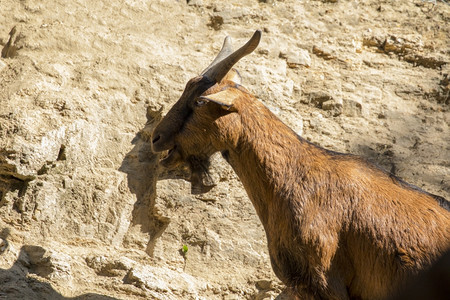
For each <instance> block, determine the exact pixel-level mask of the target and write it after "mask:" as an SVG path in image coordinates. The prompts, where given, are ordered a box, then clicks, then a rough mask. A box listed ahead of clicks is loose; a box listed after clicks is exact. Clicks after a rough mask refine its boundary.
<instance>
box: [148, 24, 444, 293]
mask: <svg viewBox="0 0 450 300" xmlns="http://www.w3.org/2000/svg"><path fill="white" fill-rule="evenodd" d="M260 37H261V32H260V31H256V32H255V34H254V35H253V37H252V38H251V39H250V41H249V42H248V43H247V44H246V45H244V46H243V47H241V48H240V49H239V50H237V51H235V52H233V51H232V50H231V46H230V43H229V39H226V40H225V42H224V46H223V48H222V50H221V52H220V53H219V55H218V57H217V58H216V59H215V60H214V61H213V63H212V64H211V65H210V66H209V67H208V68H207V69H206V70H205V71H204V72H203V73H202V75H200V76H198V77H195V78H193V79H191V80H190V81H189V82H188V83H187V85H186V88H185V90H184V92H183V94H182V96H181V98H180V99H179V100H178V102H177V103H175V105H174V106H173V107H172V108H171V109H170V111H169V112H168V113H167V115H166V116H165V117H164V118H163V119H162V120H161V122H160V123H159V124H158V126H157V127H156V128H155V130H154V132H153V142H152V146H153V150H154V151H155V152H163V151H167V150H168V154H167V156H166V157H165V158H164V159H163V160H162V161H161V164H162V165H164V166H166V167H169V168H171V167H174V166H176V165H178V164H179V163H181V162H191V161H193V160H195V161H196V162H198V161H204V162H207V161H208V158H209V157H210V156H211V155H212V154H213V153H215V152H217V151H220V152H222V155H223V157H224V158H225V159H226V160H227V161H228V163H229V164H230V165H231V166H232V167H233V169H234V171H235V172H236V174H237V175H238V176H239V178H240V179H241V181H242V183H243V185H244V187H245V189H246V191H247V193H248V196H249V198H250V199H251V201H252V203H253V205H254V207H255V209H256V212H257V214H258V216H259V218H260V220H261V222H262V224H263V225H264V229H265V232H266V235H267V242H268V247H269V254H270V259H271V263H272V267H273V270H274V272H275V274H276V275H277V276H278V277H279V278H280V279H281V280H282V281H283V282H284V283H285V284H286V285H287V287H288V288H289V289H290V291H291V294H292V295H293V297H294V298H295V297H301V299H357V298H359V299H382V298H384V297H388V296H390V295H393V294H394V293H395V291H396V290H397V289H398V288H399V287H401V286H402V285H403V284H404V282H405V281H406V280H407V279H408V278H409V277H410V276H411V275H413V274H416V273H417V272H419V271H420V270H422V269H424V268H427V267H429V266H430V265H431V264H432V263H433V262H434V261H435V260H436V259H437V258H438V257H439V256H440V255H442V254H443V253H444V252H445V251H446V250H447V249H449V248H450V226H449V225H450V213H449V212H448V211H447V210H445V209H444V208H443V207H441V206H440V205H439V204H438V201H439V200H440V201H442V203H443V204H445V203H447V204H448V202H447V201H446V200H445V199H443V198H440V197H437V196H434V195H431V194H428V193H426V192H424V191H421V190H420V189H418V188H416V187H414V186H411V185H408V184H407V183H405V182H403V181H401V180H400V179H398V178H396V177H394V176H392V175H390V174H388V173H386V172H384V171H382V170H380V169H378V168H377V167H375V166H373V165H371V164H370V163H367V162H366V161H364V160H363V159H362V158H359V157H356V156H353V155H348V154H341V153H336V152H332V151H328V150H326V149H323V148H320V147H318V146H315V145H313V144H311V143H309V142H307V141H306V140H304V139H302V138H301V137H299V136H298V135H297V134H296V133H295V132H294V131H293V130H291V129H290V128H289V127H287V126H286V125H285V124H283V123H282V122H281V121H280V120H279V119H278V118H277V117H276V116H275V115H274V114H273V113H271V112H270V111H269V110H268V109H267V108H266V107H265V106H264V105H263V104H261V103H260V102H259V101H258V100H257V99H256V98H255V97H254V96H252V95H251V94H250V93H249V92H248V91H247V90H246V89H245V88H243V87H242V86H241V85H239V76H238V74H237V73H236V71H234V70H232V69H231V68H232V66H233V65H234V64H235V63H236V62H237V61H239V59H240V58H242V57H243V56H245V55H247V54H249V53H251V52H252V51H253V50H254V49H255V48H256V46H257V45H258V43H259V40H260ZM196 170H197V171H198V168H196ZM194 172H196V171H194ZM438 198H439V199H438Z"/></svg>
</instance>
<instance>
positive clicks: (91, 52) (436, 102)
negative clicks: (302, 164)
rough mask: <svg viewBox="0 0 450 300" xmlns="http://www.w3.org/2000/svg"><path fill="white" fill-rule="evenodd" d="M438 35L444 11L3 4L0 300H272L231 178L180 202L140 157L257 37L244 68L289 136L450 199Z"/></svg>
mask: <svg viewBox="0 0 450 300" xmlns="http://www.w3.org/2000/svg"><path fill="white" fill-rule="evenodd" d="M449 23H450V6H449V5H447V4H445V3H443V2H439V1H438V2H436V4H433V3H429V2H423V1H402V2H401V3H400V2H398V1H381V2H380V1H364V3H363V2H360V1H344V0H341V1H296V0H286V1H256V0H254V1H251V0H246V1H228V2H226V3H220V4H218V3H215V1H208V0H197V1H195V0H191V1H174V0H165V1H133V0H126V1H91V2H89V1H81V0H76V1H62V0H57V1H31V0H24V1H19V2H18V1H12V0H5V1H2V4H1V10H0V46H1V48H2V57H1V59H0V137H1V138H0V238H1V239H0V298H2V299H19V298H20V299H65V298H75V299H149V298H155V299H196V298H199V299H229V300H230V299H272V298H274V297H275V296H276V295H278V294H279V293H280V292H281V290H282V288H283V287H282V285H281V284H280V283H279V281H277V280H276V278H275V276H274V274H273V273H272V271H271V268H270V262H269V258H268V254H267V250H266V241H265V234H264V231H263V229H262V226H261V224H260V222H259V220H258V218H257V216H256V214H255V211H254V209H253V207H252V205H251V203H250V201H249V200H248V199H247V196H246V194H245V191H244V190H243V189H242V186H241V184H240V182H239V180H238V179H237V178H236V176H235V175H234V173H233V172H232V170H231V169H230V168H229V167H228V166H227V165H226V163H225V162H224V161H223V160H222V159H221V158H220V157H216V158H215V159H214V162H213V169H214V174H213V179H214V180H215V182H216V183H217V185H216V186H215V187H214V188H212V189H211V190H210V191H209V192H207V193H204V194H196V193H191V185H190V183H189V182H187V181H185V180H184V179H183V178H184V177H185V175H184V172H183V170H182V169H181V170H174V171H170V172H169V171H167V170H163V169H161V168H160V167H158V160H159V157H157V156H155V155H154V154H152V152H151V149H150V145H149V143H148V139H149V136H150V134H151V131H152V129H153V127H154V126H155V124H156V123H157V122H158V120H159V119H160V117H161V116H162V115H163V114H164V113H165V112H167V110H168V108H169V107H170V106H171V105H172V104H173V103H174V102H175V101H176V100H177V99H178V97H179V96H180V95H181V92H182V91H183V89H184V85H185V83H186V82H187V80H188V79H189V78H191V77H193V76H195V75H197V74H198V73H199V72H201V71H202V70H203V68H205V67H206V66H207V65H208V64H209V62H210V60H211V59H213V58H214V56H215V54H216V53H217V51H218V50H219V49H220V47H221V45H222V42H223V38H224V37H225V36H226V35H230V36H232V37H233V40H234V44H235V45H236V46H239V45H240V44H241V43H242V42H244V41H245V40H246V38H248V37H249V36H250V35H251V33H252V32H253V31H254V30H255V29H256V28H260V29H263V31H264V33H263V39H262V42H261V45H260V46H259V48H258V49H257V50H256V51H255V53H253V54H252V55H250V56H248V57H246V58H245V59H243V60H242V61H241V62H240V63H239V64H238V65H237V67H238V68H239V70H240V72H241V74H242V76H243V79H244V85H245V86H246V87H247V88H248V89H250V90H251V91H253V93H255V95H256V96H257V97H258V98H259V99H261V101H263V102H264V103H265V104H266V105H267V106H268V107H269V108H270V109H271V110H272V111H273V112H274V113H276V114H277V115H278V116H279V117H280V118H281V119H282V120H283V121H284V122H285V123H287V124H288V125H289V126H291V127H292V128H293V129H294V130H295V131H296V132H298V133H299V134H301V135H302V136H304V137H305V138H307V139H308V140H310V141H312V142H314V143H316V144H319V145H321V146H323V147H326V148H329V149H332V150H336V151H341V152H351V153H355V154H359V155H362V156H364V157H366V158H368V159H369V160H371V161H373V162H375V163H377V164H379V165H381V166H382V167H383V168H385V169H387V170H389V171H391V172H392V173H394V174H396V175H398V176H399V177H401V178H403V179H404V180H406V181H408V182H410V183H413V184H415V185H417V186H419V187H421V188H424V189H425V190H427V191H429V192H432V193H435V194H439V195H441V196H444V197H446V198H447V199H448V198H450V181H449V180H450V164H449V162H450V130H449V123H450V114H449V105H450V85H449V79H450V75H449V71H450V44H449V43H448V41H449V40H450V27H449V26H448V24H449ZM13 28H14V29H13ZM184 245H186V247H183V246H184ZM186 250H187V251H186Z"/></svg>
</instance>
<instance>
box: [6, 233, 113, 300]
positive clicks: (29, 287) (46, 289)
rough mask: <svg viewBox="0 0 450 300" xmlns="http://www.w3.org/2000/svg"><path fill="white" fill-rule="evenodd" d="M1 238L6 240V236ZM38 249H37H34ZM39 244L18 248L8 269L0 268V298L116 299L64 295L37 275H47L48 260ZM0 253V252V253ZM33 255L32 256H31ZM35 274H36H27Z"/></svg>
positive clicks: (95, 295) (110, 299)
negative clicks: (16, 254)
mask: <svg viewBox="0 0 450 300" xmlns="http://www.w3.org/2000/svg"><path fill="white" fill-rule="evenodd" d="M3 240H5V241H7V239H6V238H3ZM36 250H38V251H36ZM39 250H43V249H42V248H41V247H39V246H31V245H26V246H23V247H22V248H21V249H20V252H19V256H18V258H17V260H16V261H15V263H14V264H13V265H12V267H11V268H9V269H0V283H1V286H0V299H11V300H12V299H24V300H27V299H30V300H31V299H33V300H34V299H52V300H58V299H74V300H75V299H76V300H116V299H117V298H113V297H109V296H105V295H100V294H95V293H87V294H83V295H80V296H77V297H64V296H63V295H61V294H60V293H58V292H57V291H56V290H55V289H54V288H53V287H52V286H51V284H50V283H48V282H45V279H44V278H42V281H41V280H39V278H37V277H38V276H41V275H45V274H46V275H45V276H48V275H49V274H50V273H49V269H48V268H47V267H48V261H47V260H46V259H45V258H44V257H42V256H41V257H38V256H39ZM0 255H1V254H0ZM31 256H34V257H31ZM29 274H35V275H38V276H29Z"/></svg>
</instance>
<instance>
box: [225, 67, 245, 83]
mask: <svg viewBox="0 0 450 300" xmlns="http://www.w3.org/2000/svg"><path fill="white" fill-rule="evenodd" d="M222 80H229V81H232V82H234V83H236V84H241V83H242V77H241V74H239V72H238V70H236V69H234V68H233V69H231V70H230V71H229V72H228V73H227V75H225V77H224V78H223V79H222Z"/></svg>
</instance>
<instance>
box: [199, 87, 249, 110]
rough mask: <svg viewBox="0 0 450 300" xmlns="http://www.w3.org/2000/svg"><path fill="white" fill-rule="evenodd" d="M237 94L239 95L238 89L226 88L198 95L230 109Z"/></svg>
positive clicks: (237, 96)
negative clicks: (209, 93) (213, 92)
mask: <svg viewBox="0 0 450 300" xmlns="http://www.w3.org/2000/svg"><path fill="white" fill-rule="evenodd" d="M239 96H241V94H240V92H239V90H238V89H235V88H227V89H225V90H223V91H220V92H217V93H215V94H211V95H207V96H200V99H203V100H206V101H211V102H214V103H217V104H219V105H220V106H222V108H224V109H226V110H231V109H232V108H233V104H234V101H235V100H236V99H237V98H239Z"/></svg>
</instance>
